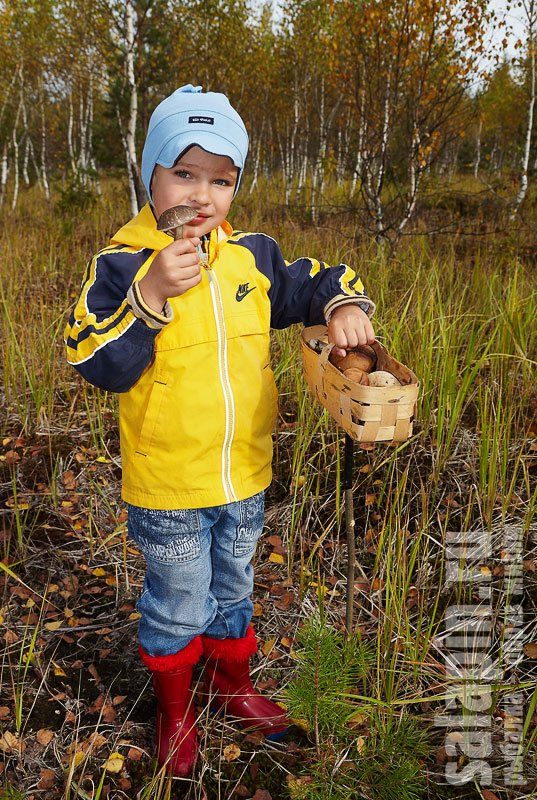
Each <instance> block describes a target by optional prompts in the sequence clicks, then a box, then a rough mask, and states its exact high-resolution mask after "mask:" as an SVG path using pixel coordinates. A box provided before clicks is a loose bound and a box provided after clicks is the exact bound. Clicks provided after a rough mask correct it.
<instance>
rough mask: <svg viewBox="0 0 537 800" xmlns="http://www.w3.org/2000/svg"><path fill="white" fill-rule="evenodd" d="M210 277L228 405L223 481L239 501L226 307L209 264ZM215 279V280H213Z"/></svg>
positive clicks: (233, 499)
mask: <svg viewBox="0 0 537 800" xmlns="http://www.w3.org/2000/svg"><path fill="white" fill-rule="evenodd" d="M203 266H204V267H205V272H206V274H207V277H208V278H209V286H210V288H211V297H212V300H213V310H214V317H215V320H216V331H217V334H218V365H219V367H220V383H221V384H222V389H223V392H224V402H225V407H226V431H225V435H224V444H223V445H222V483H223V486H224V492H225V495H226V499H227V502H228V503H232V502H237V496H236V494H235V489H234V488H233V484H232V482H231V442H232V441H233V434H234V432H235V402H234V399H233V392H232V390H231V383H230V380H229V373H228V368H227V335H226V323H225V319H224V308H223V305H222V294H221V292H220V285H219V283H218V278H217V277H216V274H215V272H214V270H212V269H211V268H210V267H209V265H208V264H204V265H203ZM213 279H214V280H213Z"/></svg>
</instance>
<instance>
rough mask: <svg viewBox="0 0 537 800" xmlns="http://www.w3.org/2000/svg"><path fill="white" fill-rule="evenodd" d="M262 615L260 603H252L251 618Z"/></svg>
mask: <svg viewBox="0 0 537 800" xmlns="http://www.w3.org/2000/svg"><path fill="white" fill-rule="evenodd" d="M262 613H263V606H262V605H261V603H254V614H253V616H254V617H260V616H261V614H262Z"/></svg>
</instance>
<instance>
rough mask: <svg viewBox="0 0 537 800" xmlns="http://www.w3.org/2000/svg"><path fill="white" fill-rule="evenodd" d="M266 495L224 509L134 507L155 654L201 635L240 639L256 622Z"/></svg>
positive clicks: (145, 618) (145, 628)
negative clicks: (255, 562) (255, 563)
mask: <svg viewBox="0 0 537 800" xmlns="http://www.w3.org/2000/svg"><path fill="white" fill-rule="evenodd" d="M264 504H265V492H260V493H259V494H256V495H254V496H253V497H249V498H247V499H246V500H240V501H239V502H237V503H229V504H226V505H223V506H214V507H211V508H199V509H184V510H183V509H179V510H174V511H155V510H152V509H148V508H139V507H138V506H131V505H129V507H128V510H129V517H128V531H129V535H130V536H131V537H132V538H133V539H134V540H135V542H136V543H137V545H138V547H139V548H140V550H141V551H142V553H143V554H144V557H145V560H146V564H147V572H146V575H145V580H144V587H143V591H142V594H141V596H140V598H139V600H138V602H137V604H136V608H137V610H138V611H139V612H140V614H141V615H142V616H141V618H140V622H139V627H138V635H139V639H140V644H141V645H142V647H143V649H144V650H145V652H146V653H148V654H149V655H150V656H165V655H171V654H174V653H177V652H178V651H179V650H182V649H183V648H184V647H186V646H187V644H188V643H189V642H191V641H192V639H193V638H194V637H195V636H197V635H198V634H200V633H205V634H207V636H211V637H213V638H214V639H227V638H228V637H230V638H233V639H241V638H242V637H243V636H245V635H246V630H247V628H248V625H249V623H250V621H251V619H252V614H253V604H252V601H251V599H250V595H251V593H252V589H253V583H254V569H253V567H252V564H251V560H252V557H253V555H254V552H255V546H256V543H257V540H258V539H259V536H260V535H261V531H262V530H263V519H264Z"/></svg>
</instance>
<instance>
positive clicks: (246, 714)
mask: <svg viewBox="0 0 537 800" xmlns="http://www.w3.org/2000/svg"><path fill="white" fill-rule="evenodd" d="M201 638H202V641H203V653H204V655H205V656H206V657H207V662H206V665H205V684H204V687H203V692H204V694H205V695H207V696H209V697H210V700H211V708H214V709H216V710H218V709H220V708H223V707H224V708H225V710H226V711H227V712H228V714H231V715H232V716H234V717H237V719H238V722H239V724H240V725H241V726H242V727H243V728H253V729H256V730H260V731H261V732H262V733H264V734H265V736H266V738H267V739H270V740H272V741H277V740H278V739H281V737H282V736H283V735H284V734H285V733H287V728H288V723H287V719H286V716H285V712H284V711H283V709H281V708H280V706H278V705H276V703H273V702H272V700H269V699H268V698H267V697H263V696H262V695H261V694H259V692H258V691H257V689H255V688H254V687H253V686H252V681H251V679H250V664H249V660H250V656H251V655H253V654H254V653H255V652H256V650H257V642H256V639H255V634H254V629H253V628H252V626H250V627H249V628H248V631H247V634H246V636H245V637H244V638H243V639H211V638H210V637H208V636H202V637H201Z"/></svg>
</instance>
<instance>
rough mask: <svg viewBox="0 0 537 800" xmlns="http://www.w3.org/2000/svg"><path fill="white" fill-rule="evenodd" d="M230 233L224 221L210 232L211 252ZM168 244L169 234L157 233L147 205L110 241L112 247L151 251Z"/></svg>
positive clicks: (169, 240)
mask: <svg viewBox="0 0 537 800" xmlns="http://www.w3.org/2000/svg"><path fill="white" fill-rule="evenodd" d="M232 233H233V228H232V227H231V225H230V224H229V222H227V220H224V222H223V223H222V225H221V226H220V227H219V228H218V230H215V231H211V235H210V242H211V245H210V246H211V250H212V249H213V248H214V249H219V248H220V247H222V245H223V244H224V242H225V241H226V240H227V239H229V237H230V236H231V234H232ZM170 242H171V238H170V236H169V234H167V233H163V232H162V231H157V221H156V219H155V215H154V214H153V209H152V208H151V205H150V204H149V203H146V204H145V206H144V207H143V208H142V210H141V211H140V212H139V213H138V214H137V215H136V216H135V217H133V219H131V220H130V222H127V224H126V225H123V227H122V228H120V229H119V230H118V232H117V233H116V234H114V236H113V237H112V239H111V240H110V244H112V245H118V244H123V245H128V246H129V247H134V248H136V249H138V250H141V249H143V248H145V247H148V248H150V249H151V250H162V249H163V248H164V247H166V246H167V245H169V244H170Z"/></svg>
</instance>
